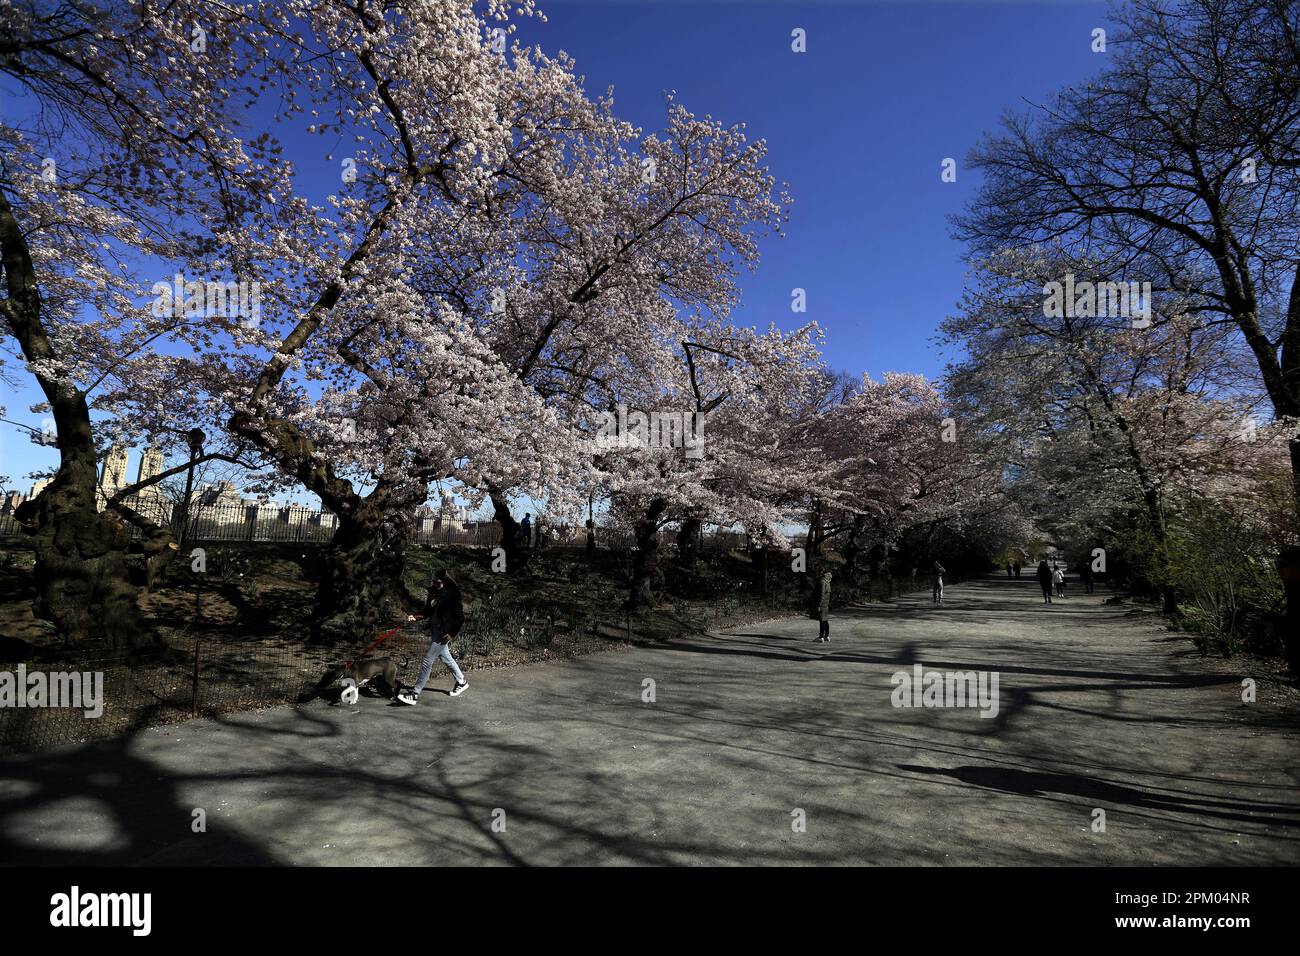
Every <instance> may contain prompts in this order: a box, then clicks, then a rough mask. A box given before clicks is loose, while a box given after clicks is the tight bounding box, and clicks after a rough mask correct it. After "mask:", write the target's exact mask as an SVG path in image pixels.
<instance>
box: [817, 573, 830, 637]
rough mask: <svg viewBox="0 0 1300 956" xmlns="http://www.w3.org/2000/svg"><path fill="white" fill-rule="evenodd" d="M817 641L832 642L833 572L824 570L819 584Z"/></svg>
mask: <svg viewBox="0 0 1300 956" xmlns="http://www.w3.org/2000/svg"><path fill="white" fill-rule="evenodd" d="M817 620H818V621H819V622H820V624H819V625H818V628H817V643H818V644H829V643H830V642H831V573H830V572H829V571H823V572H822V576H821V580H820V581H819V582H818V585H817Z"/></svg>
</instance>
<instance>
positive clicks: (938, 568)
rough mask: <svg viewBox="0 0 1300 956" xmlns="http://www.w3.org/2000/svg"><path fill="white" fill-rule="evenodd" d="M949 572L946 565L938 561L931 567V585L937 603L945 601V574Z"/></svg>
mask: <svg viewBox="0 0 1300 956" xmlns="http://www.w3.org/2000/svg"><path fill="white" fill-rule="evenodd" d="M947 573H948V572H947V571H946V570H945V569H944V566H943V565H942V564H940V563H939V562H938V561H935V562H934V564H933V565H931V567H930V586H931V588H932V589H933V594H932V595H931V597H932V598H933V600H934V603H935V604H942V603H943V576H944V575H945V574H947Z"/></svg>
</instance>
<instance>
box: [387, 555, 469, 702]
mask: <svg viewBox="0 0 1300 956" xmlns="http://www.w3.org/2000/svg"><path fill="white" fill-rule="evenodd" d="M424 611H425V617H426V618H427V619H428V621H429V649H428V650H427V651H426V652H425V654H424V661H423V663H421V664H420V676H419V677H417V678H416V680H415V686H414V687H412V688H411V689H410V690H408V691H403V692H402V693H400V694H398V695H397V699H398V700H400V701H401V702H402V703H403V704H412V705H414V704H417V703H419V700H420V691H422V690H424V685H425V684H427V683H428V682H429V675H431V674H432V673H433V663H434V661H436V660H439V659H441V660H442V662H443V663H444V664H446V665H447V669H448V670H450V671H451V676H452V677H454V678H455V679H456V685H455V686H454V687H452V689H451V690H450V691H448V692H447V693H448V696H451V697H459V696H460V695H461V694H463V693H465V691H466V690H467V689H468V688H469V683H468V682H467V681H466V680H465V675H464V674H462V673H461V670H460V667H459V666H458V665H457V664H456V659H455V658H454V657H452V656H451V646H450V645H451V641H452V638H454V637H456V635H458V634H459V633H460V629H461V627H463V626H464V624H465V608H464V602H463V601H462V600H461V596H460V585H458V584H457V583H456V580H455V578H453V577H452V576H451V575H450V574H448V573H447V572H446V571H445V570H443V569H442V568H439V569H438V571H437V572H436V573H435V574H434V576H433V584H432V585H430V587H429V592H428V595H427V596H426V597H425V602H424ZM409 620H415V618H414V617H411V618H409Z"/></svg>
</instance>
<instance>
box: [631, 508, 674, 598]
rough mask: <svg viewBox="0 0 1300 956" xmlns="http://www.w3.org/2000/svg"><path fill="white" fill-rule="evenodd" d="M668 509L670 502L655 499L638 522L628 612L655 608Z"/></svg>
mask: <svg viewBox="0 0 1300 956" xmlns="http://www.w3.org/2000/svg"><path fill="white" fill-rule="evenodd" d="M667 509H668V502H666V501H664V499H662V498H655V499H654V500H653V501H651V502H650V507H649V508H647V509H646V513H645V516H644V517H643V518H642V519H641V520H640V521H638V522H637V523H636V526H635V528H634V529H633V530H634V533H635V535H636V550H635V551H634V552H632V583H631V587H630V589H629V593H628V598H627V610H629V611H639V610H641V609H643V608H647V607H654V605H655V597H654V592H653V591H652V590H651V584H652V583H653V581H654V575H655V571H656V570H657V568H658V563H659V520H660V519H661V518H662V517H663V514H664V512H665V511H666V510H667Z"/></svg>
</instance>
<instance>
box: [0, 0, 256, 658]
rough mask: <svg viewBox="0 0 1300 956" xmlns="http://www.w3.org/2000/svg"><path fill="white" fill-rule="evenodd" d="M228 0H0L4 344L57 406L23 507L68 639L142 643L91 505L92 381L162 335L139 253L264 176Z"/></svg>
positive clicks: (162, 248)
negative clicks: (49, 476) (44, 471)
mask: <svg viewBox="0 0 1300 956" xmlns="http://www.w3.org/2000/svg"><path fill="white" fill-rule="evenodd" d="M241 18H242V14H241V13H240V12H239V11H237V10H230V9H226V8H211V7H210V6H209V5H207V4H202V3H197V2H195V3H189V2H183V0H182V2H178V3H175V4H169V5H168V6H167V7H166V8H165V9H164V10H161V11H153V10H150V9H148V8H145V7H143V6H142V7H140V8H137V9H127V8H124V7H122V6H120V5H116V4H105V5H96V4H93V3H76V4H74V3H58V2H56V3H49V4H46V3H14V4H6V5H5V6H4V7H3V8H2V9H0V71H3V73H4V75H5V77H6V79H7V81H8V82H10V83H12V84H13V86H14V87H15V89H16V92H17V94H18V97H16V99H15V103H14V107H15V108H14V109H13V110H12V111H10V110H7V111H6V112H7V114H8V115H9V116H10V117H12V118H8V119H6V121H5V122H4V123H3V124H2V125H0V139H3V141H4V151H3V161H2V163H3V165H2V166H0V253H2V254H3V263H4V287H3V299H2V300H0V312H2V313H3V317H4V331H5V333H6V336H5V340H4V346H5V350H6V351H8V352H9V353H10V356H11V357H12V358H14V359H16V360H17V362H19V363H20V364H21V365H22V367H23V368H24V369H25V371H26V373H27V374H29V375H31V376H32V377H33V378H34V379H35V382H36V384H37V386H38V387H39V388H40V390H41V391H42V393H43V394H44V397H45V400H46V401H45V406H44V408H43V409H42V410H43V411H46V412H48V415H49V417H50V418H51V419H52V421H53V425H54V430H55V433H56V441H57V445H58V449H59V455H60V461H59V467H58V469H57V471H56V472H55V474H54V476H53V480H52V481H51V483H50V484H49V485H48V486H47V487H46V488H45V490H44V491H43V492H42V493H41V494H40V495H39V496H37V497H36V498H35V499H34V500H32V501H29V502H24V504H23V506H22V507H21V509H20V512H19V519H20V521H21V523H22V525H23V527H24V530H26V531H27V532H28V533H29V534H30V535H32V538H33V541H34V544H35V547H36V555H37V563H36V587H37V599H36V603H35V611H36V613H37V614H38V615H39V616H41V617H43V618H46V619H47V620H50V621H51V622H52V623H54V624H55V625H56V626H57V627H58V628H59V630H60V631H61V632H62V633H63V634H64V635H65V636H66V637H68V638H70V639H80V638H85V637H90V636H94V637H99V638H103V639H105V640H107V641H108V642H110V643H112V644H114V645H118V646H123V647H137V646H140V645H141V644H148V643H153V642H154V636H153V635H151V634H150V633H149V632H148V629H147V628H146V627H145V625H144V622H143V620H142V619H141V617H140V615H139V612H138V610H137V608H136V605H135V590H134V588H132V587H131V585H130V583H129V581H128V579H127V575H126V568H125V565H124V561H123V551H124V547H125V535H124V531H123V526H122V522H121V515H120V513H117V512H114V511H112V510H110V511H108V512H107V513H104V514H101V513H100V512H99V511H98V510H97V508H96V492H95V489H96V458H97V454H96V452H97V448H98V447H101V446H100V444H99V443H98V442H97V440H96V436H95V432H96V430H95V428H94V427H93V423H92V410H94V411H102V412H112V411H113V409H112V403H111V400H109V399H107V398H105V397H104V396H103V394H102V393H97V392H96V390H97V389H98V388H99V386H101V385H102V384H103V383H105V382H106V381H112V380H114V379H115V378H116V377H117V376H119V375H122V374H123V373H124V372H125V371H126V370H127V369H128V368H129V367H130V366H131V365H132V364H133V361H134V360H135V359H136V358H138V356H139V355H140V353H141V352H142V351H143V350H146V349H147V348H148V347H149V344H150V343H151V342H152V341H154V340H155V339H157V338H158V337H159V336H161V335H164V334H166V332H167V330H168V327H169V322H170V321H171V319H169V318H159V317H155V316H153V315H151V314H150V313H149V312H148V311H147V310H145V309H142V308H141V307H140V305H139V298H138V296H137V294H136V293H137V292H138V286H137V284H136V283H137V282H138V281H139V278H140V277H139V274H138V272H137V269H138V266H139V263H140V262H141V260H142V259H143V258H146V257H150V256H156V255H161V256H167V257H171V258H177V257H182V258H183V257H186V256H189V255H192V254H195V253H196V252H197V251H198V250H197V249H196V248H195V246H194V240H195V237H196V233H195V232H194V231H193V230H192V229H190V228H189V225H188V224H189V223H190V222H191V221H192V217H193V215H194V214H195V213H196V212H199V213H201V215H202V217H203V218H204V219H206V220H209V221H212V222H215V221H221V220H223V219H228V218H230V216H231V214H232V213H233V212H234V210H235V208H236V207H237V206H238V204H239V202H240V198H239V197H241V196H245V195H257V194H259V193H260V192H263V191H265V190H267V189H269V188H271V187H272V183H271V182H270V181H269V178H268V177H267V176H266V175H265V171H264V170H263V169H262V168H261V167H260V166H259V165H258V164H257V162H256V151H247V150H245V148H244V144H243V143H242V141H241V140H240V139H239V138H238V137H237V136H235V135H233V133H232V132H231V130H230V129H229V128H228V124H227V122H226V119H225V117H227V116H228V115H230V114H231V113H232V112H233V111H232V110H230V109H229V108H228V104H229V102H230V100H231V98H232V97H233V96H235V95H236V91H237V90H240V89H244V90H245V92H247V87H246V86H245V85H244V80H242V79H241V73H240V71H239V70H238V69H236V68H235V66H234V62H233V60H232V58H231V57H230V56H229V55H228V52H227V51H226V50H225V49H224V48H223V47H222V46H220V45H218V44H214V45H212V47H210V48H209V46H208V45H207V43H206V39H205V38H206V36H207V35H208V31H205V30H204V29H203V28H202V27H199V26H198V24H199V23H200V22H201V23H204V24H207V25H208V30H209V31H212V32H213V33H220V32H221V31H223V30H227V29H234V25H235V24H236V23H237V22H239V21H240V20H241Z"/></svg>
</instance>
